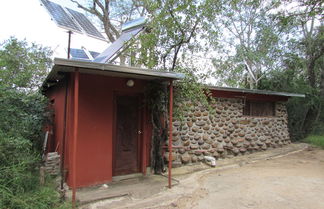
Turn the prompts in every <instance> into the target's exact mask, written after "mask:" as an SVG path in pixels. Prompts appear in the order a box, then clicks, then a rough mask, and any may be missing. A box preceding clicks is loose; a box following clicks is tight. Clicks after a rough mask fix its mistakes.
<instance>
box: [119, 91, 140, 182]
mask: <svg viewBox="0 0 324 209" xmlns="http://www.w3.org/2000/svg"><path fill="white" fill-rule="evenodd" d="M115 102H116V103H115V114H116V115H115V118H116V120H115V121H116V124H115V130H116V132H115V137H114V148H115V149H114V163H113V167H114V168H113V175H114V176H117V175H125V174H131V173H137V172H139V170H140V169H139V166H140V162H139V161H140V160H139V147H140V146H139V142H140V140H139V138H140V136H141V134H140V126H139V124H140V123H139V120H140V103H139V102H140V99H139V96H136V95H117V96H116V97H115Z"/></svg>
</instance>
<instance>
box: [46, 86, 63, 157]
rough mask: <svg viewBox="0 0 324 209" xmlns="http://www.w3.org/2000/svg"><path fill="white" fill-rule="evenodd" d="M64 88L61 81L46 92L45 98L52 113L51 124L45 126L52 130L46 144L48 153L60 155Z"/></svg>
mask: <svg viewBox="0 0 324 209" xmlns="http://www.w3.org/2000/svg"><path fill="white" fill-rule="evenodd" d="M65 86H66V83H65V81H64V80H61V81H60V82H59V83H58V84H57V85H56V86H55V87H54V88H51V89H49V90H48V91H47V92H46V96H47V97H48V98H49V101H50V102H51V103H52V105H50V108H49V109H51V110H52V111H54V114H53V115H54V118H53V119H54V121H53V124H46V125H47V126H50V128H49V129H51V130H52V131H50V133H49V138H48V143H47V151H48V152H54V151H58V152H59V153H62V142H63V119H64V101H65ZM56 148H57V150H56Z"/></svg>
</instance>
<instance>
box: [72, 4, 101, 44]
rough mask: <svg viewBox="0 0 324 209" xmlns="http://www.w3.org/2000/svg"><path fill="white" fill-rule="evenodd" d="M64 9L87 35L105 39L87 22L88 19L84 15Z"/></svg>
mask: <svg viewBox="0 0 324 209" xmlns="http://www.w3.org/2000/svg"><path fill="white" fill-rule="evenodd" d="M66 9H67V10H68V12H69V13H70V14H71V15H72V17H73V18H74V20H75V21H76V22H77V23H78V24H79V25H80V26H81V27H82V29H83V31H84V32H85V33H86V34H87V35H89V36H93V37H95V38H99V39H102V40H105V37H103V35H102V34H101V33H100V32H99V31H98V30H97V28H96V27H95V26H94V25H93V24H92V23H91V22H90V21H89V19H88V18H87V17H86V16H85V15H84V14H82V13H80V12H77V11H75V10H72V9H69V8H66Z"/></svg>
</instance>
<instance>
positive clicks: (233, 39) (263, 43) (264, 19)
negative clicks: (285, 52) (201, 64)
mask: <svg viewBox="0 0 324 209" xmlns="http://www.w3.org/2000/svg"><path fill="white" fill-rule="evenodd" d="M278 6H279V4H278V2H276V1H271V2H269V1H263V0H255V1H247V0H245V1H224V2H223V4H222V9H221V12H220V13H219V14H218V15H217V16H216V17H213V19H210V22H211V23H212V26H213V27H210V29H209V34H210V35H211V36H210V39H215V37H214V36H213V34H215V32H218V33H220V34H221V35H220V37H222V38H221V39H219V40H218V42H216V45H214V47H215V49H216V52H217V54H216V56H215V58H214V60H213V63H214V66H215V68H216V76H217V77H221V78H222V79H221V81H222V82H225V83H226V84H227V85H230V86H233V85H234V86H242V85H243V86H245V87H249V88H252V89H253V88H258V85H259V82H260V80H261V79H262V78H263V76H264V75H265V74H266V73H267V72H269V71H271V70H273V69H275V68H276V67H277V65H278V63H279V60H278V58H279V57H280V51H281V50H280V49H281V45H280V36H281V35H283V32H284V31H283V28H281V27H280V25H279V24H278V21H277V20H276V18H275V14H274V11H275V9H276V8H277V7H278ZM210 17H212V16H210ZM216 38H217V37H216Z"/></svg>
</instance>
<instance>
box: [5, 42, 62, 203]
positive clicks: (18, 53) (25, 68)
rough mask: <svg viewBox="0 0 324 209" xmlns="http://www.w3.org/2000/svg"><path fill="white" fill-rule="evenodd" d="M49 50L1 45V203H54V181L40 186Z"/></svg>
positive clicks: (55, 193) (35, 46)
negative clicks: (41, 90)
mask: <svg viewBox="0 0 324 209" xmlns="http://www.w3.org/2000/svg"><path fill="white" fill-rule="evenodd" d="M49 54H50V52H49V51H48V49H44V48H42V47H39V46H37V45H36V44H32V46H29V45H28V44H27V42H25V41H18V40H17V39H15V38H11V39H9V40H8V41H6V42H5V44H4V45H2V48H1V50H0V80H1V82H0V208H12V209H15V208H17V209H20V208H21V209H25V208H55V207H60V206H61V203H60V199H59V197H58V193H57V192H56V191H55V188H54V186H53V185H45V186H40V185H39V175H38V172H39V171H38V167H39V165H40V159H41V158H40V156H41V145H42V141H43V138H44V136H43V133H42V125H43V121H44V120H45V107H46V104H47V102H46V99H45V98H44V96H42V95H41V94H40V93H39V92H37V91H36V88H37V87H39V84H40V83H41V82H42V80H43V78H44V76H45V73H46V69H47V67H48V64H49V62H48V60H49V57H47V55H49Z"/></svg>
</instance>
